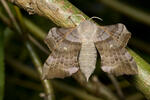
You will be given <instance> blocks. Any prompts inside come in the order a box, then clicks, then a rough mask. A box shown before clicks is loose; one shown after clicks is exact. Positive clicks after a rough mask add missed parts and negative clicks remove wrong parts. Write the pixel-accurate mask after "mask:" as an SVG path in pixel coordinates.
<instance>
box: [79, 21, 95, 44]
mask: <svg viewBox="0 0 150 100" xmlns="http://www.w3.org/2000/svg"><path fill="white" fill-rule="evenodd" d="M77 30H78V33H79V34H80V35H81V39H82V40H83V41H87V40H88V41H92V40H93V36H94V34H95V33H96V30H97V25H96V24H95V23H93V22H91V21H89V20H86V21H83V22H81V23H80V24H79V26H78V27H77Z"/></svg>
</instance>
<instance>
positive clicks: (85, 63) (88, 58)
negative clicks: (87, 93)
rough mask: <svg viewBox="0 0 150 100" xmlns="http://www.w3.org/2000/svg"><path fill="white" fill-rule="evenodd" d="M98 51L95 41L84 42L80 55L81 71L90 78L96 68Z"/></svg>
mask: <svg viewBox="0 0 150 100" xmlns="http://www.w3.org/2000/svg"><path fill="white" fill-rule="evenodd" d="M96 58H97V51H96V48H95V45H94V43H93V42H83V43H82V47H81V50H80V55H79V65H80V69H81V72H82V73H83V74H84V75H85V77H86V79H87V80H88V79H89V77H90V75H91V74H92V73H93V71H94V69H95V64H96Z"/></svg>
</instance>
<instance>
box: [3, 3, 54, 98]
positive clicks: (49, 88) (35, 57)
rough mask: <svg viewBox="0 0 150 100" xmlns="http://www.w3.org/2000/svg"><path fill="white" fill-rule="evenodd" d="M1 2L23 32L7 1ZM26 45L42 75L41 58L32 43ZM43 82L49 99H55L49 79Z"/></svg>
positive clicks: (19, 31)
mask: <svg viewBox="0 0 150 100" xmlns="http://www.w3.org/2000/svg"><path fill="white" fill-rule="evenodd" d="M1 2H2V4H3V6H4V8H5V9H6V12H7V13H8V15H9V17H10V20H11V21H12V22H13V24H14V25H15V28H16V30H17V31H18V33H20V34H22V33H23V32H22V30H21V28H20V27H19V25H18V23H17V21H16V19H15V17H14V16H13V14H12V13H11V11H10V9H9V7H8V5H7V3H6V2H5V0H1ZM25 45H26V47H27V49H28V50H29V53H30V55H31V58H32V60H33V63H34V64H35V66H36V68H37V71H38V73H39V75H40V76H41V75H42V74H41V73H42V69H40V68H41V63H40V60H39V59H38V57H37V55H36V53H35V52H34V51H33V48H32V46H31V45H30V43H29V42H28V41H25ZM30 50H31V51H30ZM41 82H42V84H43V86H44V89H45V92H46V95H47V97H48V100H53V98H54V95H53V90H52V87H51V85H50V83H49V82H48V81H47V80H41Z"/></svg>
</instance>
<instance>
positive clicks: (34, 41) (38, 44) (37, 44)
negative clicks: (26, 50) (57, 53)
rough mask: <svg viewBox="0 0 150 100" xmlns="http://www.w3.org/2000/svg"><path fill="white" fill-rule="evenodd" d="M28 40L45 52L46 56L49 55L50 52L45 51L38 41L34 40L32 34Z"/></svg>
mask: <svg viewBox="0 0 150 100" xmlns="http://www.w3.org/2000/svg"><path fill="white" fill-rule="evenodd" d="M28 38H29V40H30V41H31V42H32V43H33V44H34V45H36V46H37V47H38V48H39V49H40V50H41V51H43V52H44V53H45V54H47V55H49V54H50V52H49V51H48V50H47V49H45V48H44V47H43V46H42V45H41V44H40V43H39V42H38V41H37V40H36V39H34V38H33V37H32V36H31V35H30V34H28Z"/></svg>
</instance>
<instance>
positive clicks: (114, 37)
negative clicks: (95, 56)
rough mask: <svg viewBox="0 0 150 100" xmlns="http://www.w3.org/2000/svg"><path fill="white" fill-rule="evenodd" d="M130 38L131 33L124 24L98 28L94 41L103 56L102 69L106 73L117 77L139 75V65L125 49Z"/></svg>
mask: <svg viewBox="0 0 150 100" xmlns="http://www.w3.org/2000/svg"><path fill="white" fill-rule="evenodd" d="M120 25H121V26H122V27H120ZM115 28H122V29H115ZM129 37H130V33H129V32H128V31H127V30H126V28H125V26H124V25H123V24H117V25H112V26H106V27H105V28H98V30H97V33H96V36H95V39H94V40H95V45H96V48H97V49H98V51H99V53H100V56H101V67H102V70H103V71H104V72H107V73H111V74H114V75H116V76H119V75H123V74H127V75H132V74H137V72H138V71H137V65H136V63H135V61H134V59H133V58H132V57H131V55H130V54H129V53H128V52H127V50H126V49H125V48H124V47H125V46H126V44H127V42H128V39H129Z"/></svg>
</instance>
